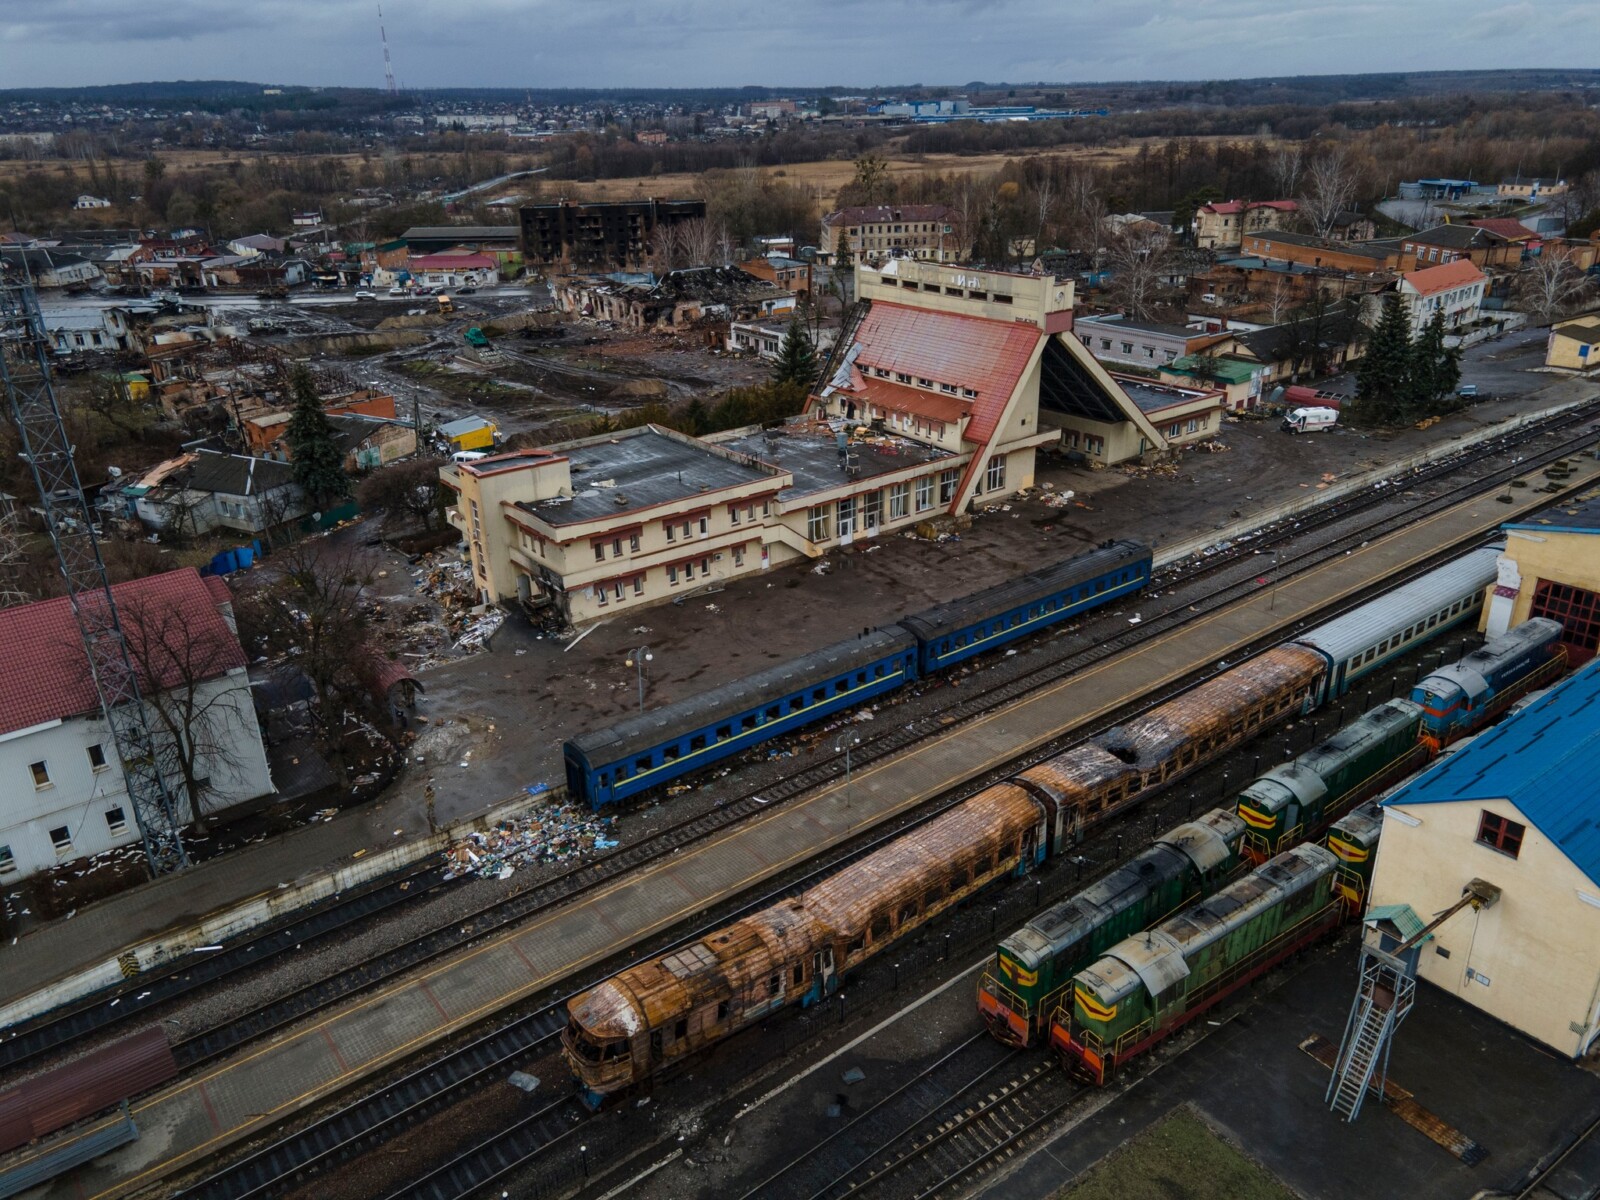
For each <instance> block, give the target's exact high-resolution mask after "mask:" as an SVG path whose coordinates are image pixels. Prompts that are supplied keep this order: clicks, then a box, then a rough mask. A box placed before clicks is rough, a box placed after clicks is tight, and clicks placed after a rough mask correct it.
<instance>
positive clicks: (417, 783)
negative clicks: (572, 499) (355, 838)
mask: <svg viewBox="0 0 1600 1200" xmlns="http://www.w3.org/2000/svg"><path fill="white" fill-rule="evenodd" d="M1589 386H1590V385H1584V384H1579V383H1572V382H1564V383H1559V384H1556V385H1554V386H1552V387H1550V388H1547V389H1546V390H1545V391H1543V392H1541V393H1540V395H1539V399H1538V401H1537V404H1536V405H1535V403H1534V402H1532V401H1527V400H1508V401H1503V402H1500V403H1498V404H1493V405H1482V406H1479V407H1477V408H1474V409H1472V410H1469V411H1468V412H1467V413H1464V414H1461V415H1458V416H1456V417H1453V418H1451V419H1449V420H1447V421H1445V422H1443V423H1441V424H1440V425H1437V426H1435V427H1433V428H1432V429H1430V430H1426V431H1419V430H1414V429H1408V430H1405V431H1402V432H1398V433H1394V434H1387V435H1366V434H1361V433H1355V432H1351V431H1347V430H1339V431H1336V432H1333V433H1331V434H1326V435H1318V436H1316V437H1301V438H1297V437H1292V436H1290V435H1288V434H1284V433H1282V432H1280V431H1279V430H1278V428H1277V426H1276V424H1275V423H1272V422H1266V421H1252V422H1231V423H1229V424H1228V425H1227V426H1226V427H1225V431H1224V433H1223V436H1222V441H1223V442H1224V443H1225V444H1226V445H1227V446H1228V447H1229V449H1228V450H1227V451H1225V452H1222V453H1215V454H1208V453H1203V452H1192V453H1190V454H1188V455H1186V456H1185V457H1184V458H1183V460H1182V461H1181V463H1180V464H1179V465H1178V467H1177V469H1176V470H1174V471H1171V472H1165V471H1162V472H1138V473H1129V472H1125V471H1122V470H1116V469H1113V470H1105V471H1089V470H1085V469H1081V468H1075V467H1072V466H1069V465H1067V464H1066V463H1065V462H1063V461H1061V460H1058V459H1046V460H1042V461H1041V466H1040V470H1039V472H1038V476H1037V482H1038V484H1039V485H1040V488H1039V490H1038V491H1036V492H1035V493H1034V495H1033V496H1032V497H1030V498H1028V499H1025V500H1021V501H1013V502H1009V503H1008V504H1006V505H1003V506H996V507H995V509H994V511H986V512H982V513H979V514H978V515H977V516H976V517H975V518H974V520H973V523H972V527H971V529H970V530H968V531H967V532H965V533H964V534H962V535H960V537H959V538H952V539H951V540H949V541H945V542H939V543H929V542H927V541H923V540H921V539H917V538H915V537H912V536H908V535H905V534H894V535H890V536H886V537H884V538H882V539H879V540H878V541H876V542H874V543H871V544H868V545H861V544H858V545H856V546H854V547H852V548H850V550H848V551H846V552H843V553H841V552H837V551H836V552H834V553H832V554H829V555H828V556H827V557H826V558H825V559H823V560H821V561H819V562H816V563H800V564H791V565H788V566H785V567H782V568H778V569H775V570H772V571H770V572H768V573H765V574H762V575H758V576H752V577H747V578H745V579H742V580H739V581H737V582H735V583H733V584H731V585H729V586H728V587H727V588H725V589H723V590H721V591H718V592H715V593H712V594H701V595H697V596H692V597H686V598H684V600H683V601H682V603H677V604H671V603H669V604H663V605H659V606H656V607H652V608H647V609H642V610H639V611H636V612H633V613H629V614H626V615H625V616H622V617H619V618H617V619H615V620H608V621H604V622H602V623H600V624H599V625H598V626H596V627H595V628H594V629H593V630H592V631H591V632H590V633H589V634H588V635H587V636H586V637H584V638H583V640H582V641H581V642H579V643H577V644H576V645H572V646H571V647H570V648H568V640H569V638H570V635H568V636H565V637H557V636H553V635H550V634H546V633H543V632H540V631H537V630H535V629H533V628H532V627H531V626H529V625H528V623H527V622H526V621H524V620H523V619H522V618H520V617H516V616H513V617H511V618H509V619H508V620H507V621H506V623H505V625H504V626H503V627H502V628H501V629H500V631H499V633H497V634H496V635H495V638H494V641H493V647H492V649H491V650H490V651H489V652H487V653H485V654H481V655H477V656H474V657H472V658H468V659H465V660H462V661H459V662H454V663H450V664H447V665H443V666H440V667H438V668H437V669H434V670H428V671H425V672H423V673H422V674H421V678H422V680H423V683H424V685H425V687H426V689H427V691H426V699H425V700H424V702H423V704H422V706H421V711H422V712H423V714H424V715H425V716H426V717H427V718H428V724H427V725H426V726H425V727H424V730H425V731H424V732H423V733H422V734H421V735H420V736H419V739H418V743H417V746H416V747H414V749H413V753H414V754H417V753H420V754H422V755H423V756H424V759H425V761H424V762H423V763H422V764H420V765H419V764H417V763H416V762H415V761H413V762H412V764H411V766H410V768H409V769H408V771H407V773H406V774H405V776H404V777H402V779H401V780H400V781H399V782H398V783H397V784H396V788H397V789H399V790H400V791H401V793H402V794H407V795H408V794H410V793H411V792H412V791H416V792H419V793H420V789H421V787H422V785H423V783H424V782H425V781H426V779H427V778H429V777H435V778H436V780H437V782H436V787H437V791H438V811H439V815H440V817H441V819H449V818H454V817H456V816H461V815H464V814H467V813H471V812H476V811H478V810H479V809H481V808H484V807H486V806H488V805H490V804H493V803H496V802H498V801H500V800H502V799H505V798H506V797H509V796H510V795H512V794H514V793H516V792H518V791H520V790H522V789H523V788H525V787H528V786H530V785H536V784H538V783H541V782H543V783H547V784H550V785H555V784H557V783H559V782H561V778H562V776H561V750H560V744H561V742H562V740H563V739H565V738H567V737H569V736H572V735H573V734H575V733H578V732H582V731H584V730H586V729H590V728H594V727H596V726H598V725H602V724H605V723H607V722H609V721H613V720H616V719H618V718H620V717H622V716H625V715H627V714H628V713H630V712H634V711H637V708H638V704H639V691H638V685H639V672H637V671H636V669H635V668H634V667H632V666H629V665H627V660H628V659H629V657H630V655H631V652H632V651H634V650H635V649H637V648H640V647H648V649H649V652H650V654H651V659H650V661H649V663H648V664H647V665H646V667H645V669H644V672H643V676H644V692H645V705H646V707H656V706H658V705H661V704H665V703H669V702H671V701H674V700H678V699H682V698H684V697H685V696H689V695H693V694H695V693H698V692H702V691H704V690H705V689H707V688H709V687H714V686H716V685H718V684H721V683H725V682H727V681H729V680H731V679H734V678H737V677H739V676H741V675H745V674H749V673H750V672H753V671H755V670H757V669H759V668H761V667H765V666H768V665H770V664H772V663H774V662H777V661H779V660H782V659H787V658H791V657H793V656H795V655H799V654H803V653H806V652H809V651H812V650H816V649H818V648H820V647H822V646H825V645H828V644H830V643H832V642H835V641H840V640H843V639H846V638H849V637H852V636H854V635H855V634H857V633H859V632H860V631H861V630H862V629H863V628H866V627H869V626H876V625H883V624H888V623H890V622H893V621H896V620H899V619H900V618H901V617H903V616H905V615H906V614H908V613H911V612H916V611H918V610H920V609H922V608H926V607H928V606H929V605H932V604H935V603H939V602H941V601H944V600H949V599H953V598H955V597H957V596H961V595H965V594H967V593H970V592H973V591H976V590H978V589H980V588H982V587H985V586H988V585H990V584H992V583H996V582H999V581H1000V580H1002V579H1005V578H1008V577H1010V576H1012V575H1015V574H1018V573H1019V572H1021V571H1024V570H1028V569H1032V568H1034V567H1037V566H1039V565H1041V564H1044V563H1048V562H1054V561H1058V560H1060V559H1063V558H1066V557H1068V556H1070V555H1072V554H1074V553H1076V552H1078V551H1080V550H1083V549H1085V548H1087V547H1089V546H1092V545H1094V544H1095V543H1097V542H1100V541H1103V540H1105V539H1107V538H1112V537H1135V538H1141V539H1143V540H1145V541H1148V542H1150V543H1151V544H1153V545H1154V546H1156V548H1157V549H1158V550H1159V549H1160V547H1161V546H1163V545H1168V544H1171V543H1173V542H1178V541H1182V540H1185V539H1187V538H1191V537H1194V536H1196V535H1199V534H1202V533H1205V532H1208V531H1210V530H1213V529H1215V528H1217V527H1219V526H1221V525H1224V524H1226V523H1227V522H1229V521H1230V520H1232V519H1234V514H1235V513H1237V514H1239V515H1241V516H1248V515H1249V514H1250V512H1251V511H1252V509H1259V508H1264V507H1268V506H1271V505H1274V504H1278V503H1281V502H1283V501H1285V500H1288V499H1291V498H1293V497H1295V496H1298V495H1301V494H1303V493H1304V492H1306V491H1311V490H1316V489H1317V487H1318V485H1319V484H1325V483H1326V482H1328V479H1327V477H1328V476H1332V477H1333V478H1334V479H1338V478H1341V477H1343V476H1345V475H1349V474H1352V473H1356V472H1360V471H1364V470H1367V469H1369V468H1371V467H1374V466H1378V465H1381V464H1382V463H1384V462H1386V461H1394V460H1396V459H1398V458H1402V457H1404V456H1406V455H1408V454H1411V453H1414V452H1416V451H1418V450H1421V449H1424V448H1425V447H1427V446H1429V445H1433V444H1437V443H1439V442H1443V441H1446V440H1450V439H1453V438H1455V437H1459V436H1460V435H1462V434H1464V433H1467V432H1470V431H1471V430H1473V429H1476V428H1480V427H1482V426H1483V425H1484V424H1488V423H1494V422H1496V421H1499V420H1503V419H1505V418H1506V417H1507V416H1510V415H1513V414H1514V413H1517V412H1520V411H1524V410H1526V409H1528V408H1530V407H1535V406H1538V407H1542V406H1544V405H1547V404H1554V403H1559V402H1561V401H1563V400H1567V399H1571V398H1574V397H1575V396H1577V395H1580V394H1583V389H1585V388H1586V387H1589ZM1045 484H1049V485H1050V486H1049V488H1048V489H1045V487H1044V485H1045ZM1064 490H1071V491H1073V492H1074V498H1073V501H1072V502H1071V503H1070V504H1069V505H1068V506H1067V507H1064V508H1054V507H1051V506H1050V505H1049V504H1047V503H1046V501H1045V500H1044V498H1043V497H1044V496H1045V495H1047V494H1049V493H1060V492H1062V491H1064ZM468 750H471V751H472V754H471V755H470V756H469V755H467V754H466V751H468ZM463 762H465V763H467V764H468V765H466V766H461V765H460V764H461V763H463Z"/></svg>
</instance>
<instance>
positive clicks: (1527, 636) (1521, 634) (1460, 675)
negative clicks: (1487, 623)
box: [1411, 617, 1567, 752]
mask: <svg viewBox="0 0 1600 1200" xmlns="http://www.w3.org/2000/svg"><path fill="white" fill-rule="evenodd" d="M1561 632H1562V630H1561V624H1560V622H1559V621H1552V620H1550V619H1549V618H1548V617H1534V618H1532V619H1531V620H1528V621H1524V622H1523V623H1522V624H1521V625H1518V626H1517V627H1516V628H1515V629H1513V630H1511V631H1510V632H1509V633H1504V634H1501V635H1500V636H1499V637H1495V638H1490V639H1489V640H1488V641H1487V642H1485V643H1484V644H1483V645H1481V646H1479V647H1478V648H1477V649H1476V650H1474V651H1473V652H1472V653H1471V654H1468V655H1467V656H1466V657H1465V658H1463V659H1461V661H1459V662H1455V663H1451V664H1450V665H1449V666H1448V667H1440V668H1439V669H1438V670H1437V671H1434V672H1433V673H1432V674H1430V675H1428V676H1426V677H1425V678H1424V679H1423V680H1422V681H1421V682H1420V683H1418V684H1417V686H1416V687H1415V688H1414V689H1412V692H1411V699H1412V700H1413V701H1414V702H1415V703H1417V704H1420V705H1421V706H1422V741H1423V743H1424V744H1425V745H1427V746H1428V748H1429V749H1431V750H1433V751H1435V752H1437V751H1439V750H1441V749H1443V748H1444V747H1445V746H1448V745H1449V744H1450V743H1451V742H1454V741H1456V740H1457V739H1459V738H1464V737H1466V736H1467V735H1468V734H1469V733H1472V732H1474V731H1476V730H1478V729H1482V728H1483V727H1484V726H1485V725H1487V724H1488V723H1489V722H1490V721H1492V720H1494V719H1495V718H1496V717H1497V716H1499V715H1500V714H1501V713H1503V712H1504V711H1505V710H1506V709H1508V708H1510V707H1511V705H1512V704H1514V703H1515V702H1516V700H1517V698H1518V697H1519V696H1524V695H1526V694H1527V693H1528V692H1530V691H1532V690H1533V689H1534V688H1538V687H1543V686H1544V685H1545V684H1547V683H1549V682H1550V681H1551V680H1553V679H1555V678H1556V677H1557V676H1559V675H1560V674H1561V673H1562V672H1563V671H1564V670H1566V665H1567V651H1566V648H1565V647H1564V646H1563V645H1562V644H1561Z"/></svg>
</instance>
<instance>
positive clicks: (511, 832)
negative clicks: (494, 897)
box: [444, 803, 617, 879]
mask: <svg viewBox="0 0 1600 1200" xmlns="http://www.w3.org/2000/svg"><path fill="white" fill-rule="evenodd" d="M615 822H616V818H615V817H609V816H607V817H602V816H597V815H595V814H594V813H592V812H590V811H589V810H588V809H586V808H579V807H577V806H575V805H571V804H563V803H552V804H545V805H542V806H540V807H538V808H534V809H531V810H530V811H528V812H526V813H522V814H519V815H518V816H515V817H507V818H505V819H504V820H501V821H498V822H496V823H495V825H494V827H493V828H491V829H486V830H474V831H473V832H472V833H469V834H467V836H466V837H464V838H461V839H460V840H459V841H456V842H453V843H451V845H450V848H449V849H448V850H446V851H445V852H444V857H445V878H446V879H456V878H459V877H462V876H467V875H472V876H476V877H477V878H479V879H510V878H511V876H512V873H513V872H514V871H515V870H516V868H518V867H529V866H534V865H536V864H538V863H565V862H572V861H574V860H575V859H579V858H583V857H585V856H587V855H589V854H593V853H596V852H601V851H606V850H614V849H616V847H617V840H616V838H615V837H614V836H612V830H613V826H614V824H615Z"/></svg>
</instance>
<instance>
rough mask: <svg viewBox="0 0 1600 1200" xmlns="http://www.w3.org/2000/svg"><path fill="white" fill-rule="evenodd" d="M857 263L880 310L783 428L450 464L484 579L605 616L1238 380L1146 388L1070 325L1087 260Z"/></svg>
mask: <svg viewBox="0 0 1600 1200" xmlns="http://www.w3.org/2000/svg"><path fill="white" fill-rule="evenodd" d="M856 280H857V295H858V296H859V297H860V298H861V299H862V300H864V301H866V306H865V315H864V316H862V318H861V319H860V320H859V321H858V322H856V323H854V324H853V325H849V326H847V327H846V328H845V329H844V330H843V331H842V343H843V344H842V345H840V346H837V347H836V348H835V351H834V355H833V359H832V366H831V368H830V371H829V376H828V378H827V380H825V381H824V383H823V386H822V387H821V388H820V389H819V390H818V391H817V392H816V393H815V394H814V395H813V396H812V397H811V398H810V400H809V402H808V406H807V409H806V411H805V413H804V414H802V415H801V416H800V417H799V418H796V419H795V420H793V421H791V422H789V423H787V424H785V425H783V426H781V427H779V428H776V429H765V430H763V429H744V430H734V431H731V432H728V433H723V434H718V435H713V436H711V437H708V438H692V437H688V436H685V435H683V434H679V433H675V432H673V431H671V430H667V429H663V428H659V427H656V426H645V427H642V428H640V429H634V430H629V431H627V432H624V433H620V434H615V435H612V434H605V435H600V436H597V437H592V438H585V439H581V440H577V441H571V442H564V443H560V444H556V445H552V446H549V447H545V448H542V449H538V450H523V451H514V452H508V453H505V454H495V455H491V456H490V457H488V458H484V459H479V460H477V461H475V462H463V463H450V464H448V465H446V466H444V467H441V468H440V478H441V480H442V482H443V483H444V484H445V486H446V487H447V488H449V489H450V490H451V491H452V492H453V493H454V495H455V497H456V503H455V504H454V505H453V506H452V507H451V508H450V510H449V514H448V516H449V520H450V522H451V524H452V525H454V526H455V527H456V528H457V529H459V530H460V531H461V532H462V535H463V537H464V540H465V542H466V550H467V555H468V558H469V560H470V562H471V566H472V572H473V577H474V581H475V583H476V585H477V587H478V591H479V594H480V598H481V599H482V600H483V601H484V602H485V603H499V602H502V601H510V600H520V601H522V602H523V603H524V604H526V605H528V606H530V607H540V608H543V607H554V608H555V609H557V610H558V611H559V612H560V613H561V614H562V615H563V616H564V617H565V619H566V620H568V621H572V622H582V621H587V620H592V619H595V618H597V617H599V616H601V615H603V614H607V613H613V612H615V611H617V609H618V608H633V607H640V606H644V605H649V604H655V603H660V602H662V601H664V600H672V599H676V598H678V597H681V596H683V595H686V594H688V593H691V592H695V591H699V590H702V589H704V588H707V587H711V586H716V585H719V584H722V583H724V582H726V581H728V580H730V579H734V578H738V577H740V576H742V575H746V574H750V573H752V572H756V571H761V570H764V569H767V568H770V567H775V566H781V565H783V564H785V563H788V562H793V561H798V560H804V559H814V558H818V557H821V556H822V555H823V554H825V553H827V552H828V551H829V550H831V549H834V548H836V547H841V546H849V545H851V544H853V543H856V542H859V541H863V540H867V539H871V538H874V537H877V536H879V535H881V534H884V533H889V532H893V531H895V530H899V529H904V528H906V527H909V526H913V525H916V524H918V523H920V522H923V521H927V520H930V519H932V518H934V517H938V516H940V515H946V514H949V515H953V514H958V513H962V512H965V511H968V510H969V509H971V508H972V507H973V506H974V505H975V504H976V503H979V502H981V503H983V504H988V503H991V502H993V501H995V500H999V499H1004V498H1005V497H1008V496H1011V495H1014V494H1016V493H1017V492H1018V491H1020V490H1022V489H1024V488H1028V487H1031V486H1033V482H1034V474H1035V455H1036V454H1037V452H1038V450H1039V449H1040V448H1042V447H1047V446H1048V447H1060V448H1063V449H1066V450H1068V451H1069V452H1072V451H1075V452H1076V453H1077V454H1079V455H1080V456H1082V457H1084V458H1087V459H1090V460H1094V461H1099V462H1116V461H1122V460H1124V459H1127V458H1133V457H1138V456H1140V455H1148V454H1151V453H1158V454H1164V453H1166V452H1167V451H1168V450H1169V448H1170V446H1171V445H1172V444H1173V443H1179V444H1181V443H1183V442H1185V441H1191V440H1195V439H1197V438H1198V437H1201V436H1208V435H1209V433H1214V432H1215V426H1216V423H1217V422H1218V421H1219V420H1220V411H1221V398H1220V393H1214V392H1213V393H1207V392H1203V391H1200V390H1197V389H1183V388H1180V387H1175V386H1171V385H1163V386H1160V387H1157V386H1155V385H1150V384H1148V383H1147V382H1146V381H1137V384H1136V383H1135V381H1130V386H1135V390H1136V391H1138V390H1139V389H1140V388H1143V389H1144V390H1148V391H1150V392H1151V393H1152V395H1151V396H1150V397H1146V398H1145V399H1142V400H1141V399H1138V398H1136V397H1135V396H1130V394H1129V392H1128V391H1125V390H1124V388H1123V387H1122V386H1121V385H1119V383H1118V382H1117V380H1115V379H1113V378H1112V377H1111V376H1110V375H1108V374H1107V373H1106V372H1105V370H1104V368H1102V367H1101V366H1100V365H1099V364H1098V363H1096V362H1095V360H1094V358H1093V356H1092V355H1091V354H1089V352H1088V351H1087V350H1085V349H1084V347H1083V346H1082V344H1081V343H1080V342H1079V341H1078V339H1077V338H1075V337H1074V336H1072V333H1071V325H1072V284H1071V282H1070V281H1066V280H1058V279H1054V278H1052V277H1050V276H1033V275H1016V274H1011V273H1007V272H994V271H975V270H970V269H965V268H952V267H947V266H943V265H940V264H936V263H922V262H917V261H914V260H909V259H892V260H890V261H889V262H887V263H885V264H883V265H882V267H881V268H866V267H861V266H858V267H857V269H856ZM1155 393H1159V395H1157V394H1155ZM1156 420H1159V421H1161V422H1162V424H1163V427H1164V428H1166V429H1168V430H1169V431H1171V430H1176V432H1175V433H1173V434H1172V436H1171V437H1170V438H1169V436H1168V435H1167V434H1164V433H1162V432H1161V431H1160V430H1159V429H1158V428H1157V426H1156V424H1155V423H1154V421H1156Z"/></svg>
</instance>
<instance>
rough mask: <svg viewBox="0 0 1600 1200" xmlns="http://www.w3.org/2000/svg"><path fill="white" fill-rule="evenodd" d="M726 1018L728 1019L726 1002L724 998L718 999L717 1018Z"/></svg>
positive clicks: (724, 1019)
mask: <svg viewBox="0 0 1600 1200" xmlns="http://www.w3.org/2000/svg"><path fill="white" fill-rule="evenodd" d="M727 1019H728V1002H727V1001H726V1000H720V1001H718V1002H717V1020H719V1021H726V1020H727Z"/></svg>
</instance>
